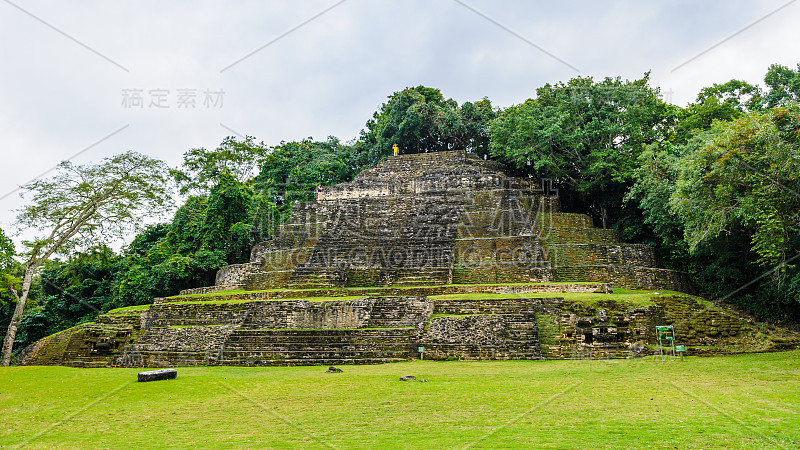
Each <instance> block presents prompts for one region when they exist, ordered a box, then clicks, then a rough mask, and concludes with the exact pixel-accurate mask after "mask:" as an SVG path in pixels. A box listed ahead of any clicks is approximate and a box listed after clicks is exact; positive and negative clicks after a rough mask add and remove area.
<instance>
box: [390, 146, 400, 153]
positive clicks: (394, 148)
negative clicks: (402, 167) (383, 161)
mask: <svg viewBox="0 0 800 450" xmlns="http://www.w3.org/2000/svg"><path fill="white" fill-rule="evenodd" d="M392 150H393V151H394V156H397V155H399V154H400V148H398V147H397V144H392Z"/></svg>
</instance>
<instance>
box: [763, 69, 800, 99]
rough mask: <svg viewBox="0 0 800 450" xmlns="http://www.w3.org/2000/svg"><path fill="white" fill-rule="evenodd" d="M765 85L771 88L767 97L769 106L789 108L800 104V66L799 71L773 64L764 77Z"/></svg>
mask: <svg viewBox="0 0 800 450" xmlns="http://www.w3.org/2000/svg"><path fill="white" fill-rule="evenodd" d="M764 83H765V84H766V85H767V87H768V88H769V92H768V93H767V95H766V102H767V106H769V107H775V106H787V105H789V104H790V103H797V102H800V64H798V65H797V70H792V69H790V68H788V67H786V66H781V65H779V64H773V65H771V66H769V70H767V74H766V75H765V76H764Z"/></svg>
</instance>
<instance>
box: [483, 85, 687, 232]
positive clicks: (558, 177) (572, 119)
mask: <svg viewBox="0 0 800 450" xmlns="http://www.w3.org/2000/svg"><path fill="white" fill-rule="evenodd" d="M648 81H649V74H645V76H644V77H643V78H642V79H639V80H634V81H622V80H621V79H620V78H606V79H604V80H603V81H600V82H595V81H594V80H593V79H592V78H591V77H578V78H574V79H572V80H570V81H569V82H567V83H566V84H565V83H557V84H555V85H550V84H547V85H545V86H543V87H541V88H539V89H537V91H536V93H537V97H536V98H535V99H530V100H527V101H526V102H525V103H523V104H521V105H518V106H513V107H511V108H508V109H506V110H505V111H503V112H502V113H501V114H500V115H499V116H498V117H497V118H496V119H495V120H494V121H493V122H492V123H491V124H490V125H489V133H490V136H491V140H490V143H489V150H490V152H491V154H492V156H493V157H495V158H496V159H499V160H500V161H502V162H505V163H507V164H509V165H511V166H513V167H516V168H517V169H518V170H519V171H520V172H522V173H524V174H528V175H531V176H534V177H537V178H540V177H541V178H552V179H554V180H555V181H556V182H557V183H559V184H561V185H562V186H563V187H564V189H565V190H566V191H567V192H568V193H569V192H572V193H575V194H577V196H578V200H579V201H580V203H581V204H579V206H578V207H577V208H576V209H583V210H586V209H590V210H591V211H592V212H593V213H596V214H597V215H598V216H599V217H600V219H601V220H602V223H603V227H608V225H609V224H610V223H613V222H614V220H613V218H610V217H609V211H614V210H619V209H620V208H621V205H622V198H623V196H624V195H625V192H626V191H627V188H628V187H629V186H630V185H631V184H632V180H633V175H634V171H635V168H636V166H637V157H638V155H639V154H640V153H641V152H642V150H643V149H644V147H645V146H646V145H648V144H652V143H654V142H659V141H663V140H665V139H666V138H667V135H668V133H669V132H670V129H671V126H672V123H670V120H669V117H670V109H669V107H668V106H667V105H666V104H665V103H664V102H663V101H662V100H661V98H660V96H659V93H658V89H657V88H651V87H649V86H648Z"/></svg>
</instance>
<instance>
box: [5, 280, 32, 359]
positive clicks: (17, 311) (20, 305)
mask: <svg viewBox="0 0 800 450" xmlns="http://www.w3.org/2000/svg"><path fill="white" fill-rule="evenodd" d="M34 270H36V268H35V267H31V266H29V265H26V267H25V275H24V276H23V278H22V292H21V293H18V292H17V290H16V289H14V288H13V286H12V287H11V291H12V292H13V293H14V297H17V307H16V308H14V315H13V316H12V317H11V323H9V324H8V331H6V337H5V339H3V362H2V363H0V366H2V367H8V366H9V364H11V350H12V349H13V347H14V339H16V337H17V328H19V323H20V322H21V321H22V313H23V312H25V302H26V301H27V300H28V293H29V292H30V290H31V280H32V279H33V272H34Z"/></svg>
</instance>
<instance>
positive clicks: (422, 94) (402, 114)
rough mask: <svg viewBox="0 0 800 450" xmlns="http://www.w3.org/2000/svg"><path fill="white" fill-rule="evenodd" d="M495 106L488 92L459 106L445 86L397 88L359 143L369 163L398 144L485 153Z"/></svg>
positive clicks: (413, 149) (405, 148)
mask: <svg viewBox="0 0 800 450" xmlns="http://www.w3.org/2000/svg"><path fill="white" fill-rule="evenodd" d="M494 116H495V112H494V110H493V109H492V105H491V102H490V101H489V100H488V99H486V98H484V99H483V100H481V101H478V102H475V103H470V102H467V103H464V104H463V105H462V106H461V108H459V106H458V103H457V102H456V101H455V100H453V99H445V98H444V96H443V95H442V93H441V92H440V91H439V89H435V88H429V87H425V86H417V87H413V88H406V89H404V90H402V91H400V92H395V93H394V94H392V95H391V96H390V97H389V101H388V102H386V103H384V104H383V105H381V109H380V110H379V111H377V112H375V114H374V115H373V117H372V119H370V120H369V121H367V124H366V127H367V128H366V129H365V130H363V131H362V132H361V138H360V139H359V142H358V143H357V144H356V145H357V146H358V147H359V149H363V150H362V151H363V152H364V157H365V160H364V162H363V164H365V165H368V166H371V165H374V164H376V163H378V162H379V161H381V160H382V159H384V158H386V157H387V156H389V155H391V154H392V145H394V144H397V146H398V147H399V148H400V152H401V153H426V152H436V151H442V150H455V149H466V150H468V151H473V152H478V153H481V152H483V153H485V152H486V146H487V143H488V135H487V133H486V125H487V124H488V122H489V121H490V120H491V119H493V118H494Z"/></svg>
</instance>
